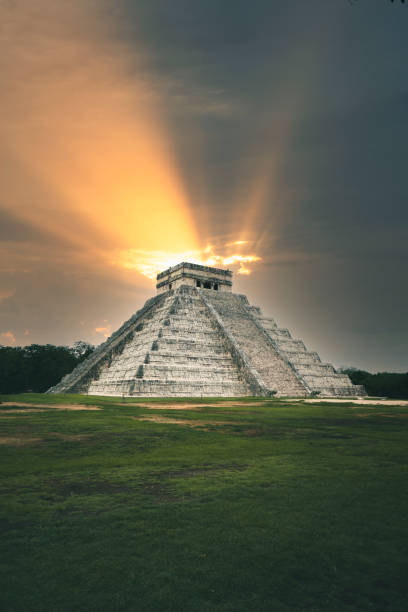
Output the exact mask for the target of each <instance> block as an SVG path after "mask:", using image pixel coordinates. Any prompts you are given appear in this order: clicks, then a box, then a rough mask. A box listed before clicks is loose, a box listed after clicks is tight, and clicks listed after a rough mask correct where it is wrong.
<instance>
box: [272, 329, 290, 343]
mask: <svg viewBox="0 0 408 612" xmlns="http://www.w3.org/2000/svg"><path fill="white" fill-rule="evenodd" d="M267 331H268V334H269V335H270V337H271V338H273V339H277V340H280V339H281V338H289V339H292V336H291V335H290V333H289V330H288V329H283V328H280V327H276V328H274V329H268V330H267Z"/></svg>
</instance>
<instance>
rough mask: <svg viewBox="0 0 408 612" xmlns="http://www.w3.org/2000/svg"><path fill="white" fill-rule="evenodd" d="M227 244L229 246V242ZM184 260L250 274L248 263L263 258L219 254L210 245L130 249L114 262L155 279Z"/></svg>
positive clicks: (251, 255)
mask: <svg viewBox="0 0 408 612" xmlns="http://www.w3.org/2000/svg"><path fill="white" fill-rule="evenodd" d="M240 242H243V241H240ZM231 244H236V243H231ZM225 246H229V244H228V245H225ZM182 261H187V262H190V263H196V264H201V265H204V266H211V267H223V268H225V267H228V266H232V267H233V268H236V269H237V273H238V274H246V275H248V274H250V273H251V271H250V269H249V268H248V267H247V265H246V264H251V263H255V262H259V261H261V258H260V257H258V256H257V255H254V254H246V255H244V254H236V253H234V254H229V255H226V254H224V255H217V254H216V253H215V252H214V247H213V246H211V245H209V246H207V247H206V248H205V249H203V250H201V251H200V250H191V251H184V252H173V253H171V252H166V251H144V250H142V249H129V250H127V251H123V252H121V253H120V254H119V257H118V259H116V260H115V261H114V262H112V263H114V264H116V265H118V266H120V267H122V268H125V269H127V270H136V271H137V272H139V273H140V274H143V276H146V277H147V278H150V279H155V278H156V275H157V274H158V273H159V272H162V271H163V270H166V269H167V268H170V267H172V266H175V265H177V264H179V263H180V262H182Z"/></svg>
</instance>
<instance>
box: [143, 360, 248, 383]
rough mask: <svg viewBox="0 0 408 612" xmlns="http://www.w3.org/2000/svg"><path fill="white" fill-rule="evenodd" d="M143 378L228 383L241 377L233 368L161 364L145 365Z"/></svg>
mask: <svg viewBox="0 0 408 612" xmlns="http://www.w3.org/2000/svg"><path fill="white" fill-rule="evenodd" d="M142 367H143V376H142V377H143V378H159V379H162V380H176V379H177V380H182V379H183V378H184V379H185V380H189V379H197V380H202V381H211V380H213V379H217V380H218V379H221V380H223V379H224V380H226V381H233V382H235V381H236V380H239V376H238V374H237V373H236V370H235V368H234V367H233V366H230V367H228V366H226V367H217V366H214V365H213V366H211V367H207V368H200V367H197V366H194V365H178V364H176V363H172V364H171V365H167V366H166V365H160V364H151V363H146V364H143V366H142Z"/></svg>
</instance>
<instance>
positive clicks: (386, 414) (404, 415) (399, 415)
mask: <svg viewBox="0 0 408 612" xmlns="http://www.w3.org/2000/svg"><path fill="white" fill-rule="evenodd" d="M356 416H358V417H361V418H368V417H371V418H372V417H386V418H387V419H408V412H402V413H401V412H400V413H395V412H394V413H392V414H391V413H389V412H374V413H370V412H366V413H362V412H361V413H359V414H356Z"/></svg>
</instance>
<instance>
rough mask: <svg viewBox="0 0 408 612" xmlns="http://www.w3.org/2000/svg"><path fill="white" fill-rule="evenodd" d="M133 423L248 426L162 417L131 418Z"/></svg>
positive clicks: (227, 422) (226, 422)
mask: <svg viewBox="0 0 408 612" xmlns="http://www.w3.org/2000/svg"><path fill="white" fill-rule="evenodd" d="M130 418H131V419H134V420H135V421H150V422H151V423H167V424H169V425H187V427H205V426H206V425H248V423H236V422H235V421H188V420H186V419H172V418H170V417H162V416H143V417H142V416H141V417H136V416H131V417H130Z"/></svg>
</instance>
